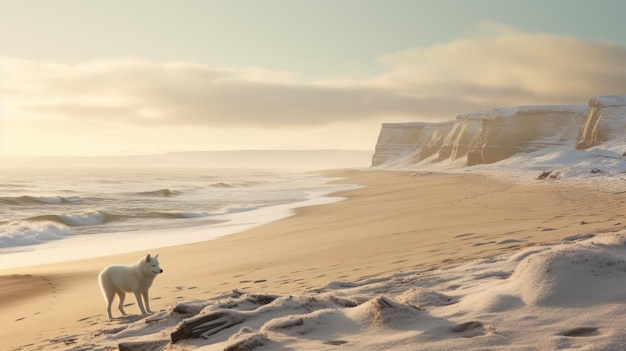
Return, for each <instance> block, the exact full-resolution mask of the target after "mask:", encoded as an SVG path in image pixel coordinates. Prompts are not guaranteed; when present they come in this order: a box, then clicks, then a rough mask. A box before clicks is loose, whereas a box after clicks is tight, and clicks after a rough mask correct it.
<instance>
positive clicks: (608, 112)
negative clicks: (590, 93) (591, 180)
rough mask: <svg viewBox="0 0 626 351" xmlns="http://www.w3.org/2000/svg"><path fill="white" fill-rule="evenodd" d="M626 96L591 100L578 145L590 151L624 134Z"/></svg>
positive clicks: (577, 146) (599, 97) (578, 147)
mask: <svg viewBox="0 0 626 351" xmlns="http://www.w3.org/2000/svg"><path fill="white" fill-rule="evenodd" d="M625 117H626V95H617V96H597V97H594V98H591V99H590V100H589V116H588V117H587V120H586V123H585V126H584V129H583V131H582V133H581V135H580V137H579V139H578V142H577V143H576V148H577V149H579V150H580V149H588V148H590V147H594V146H596V145H598V144H601V143H604V142H607V141H609V140H611V139H614V138H615V137H616V136H618V135H623V134H624V127H625V123H626V118H625Z"/></svg>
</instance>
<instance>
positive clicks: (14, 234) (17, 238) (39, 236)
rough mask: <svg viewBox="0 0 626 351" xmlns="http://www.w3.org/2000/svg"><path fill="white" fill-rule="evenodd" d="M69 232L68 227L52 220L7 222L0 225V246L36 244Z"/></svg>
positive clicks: (61, 236)
mask: <svg viewBox="0 0 626 351" xmlns="http://www.w3.org/2000/svg"><path fill="white" fill-rule="evenodd" d="M71 234H72V232H71V230H70V229H69V228H68V227H66V226H64V225H61V224H57V223H53V222H17V223H9V224H5V225H2V226H0V248H6V247H16V246H27V245H37V244H41V243H44V242H47V241H52V240H60V239H63V238H64V237H67V236H69V235H71Z"/></svg>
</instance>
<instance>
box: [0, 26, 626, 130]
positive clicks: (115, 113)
mask: <svg viewBox="0 0 626 351" xmlns="http://www.w3.org/2000/svg"><path fill="white" fill-rule="evenodd" d="M377 62H378V63H379V64H380V65H381V67H382V68H383V70H384V71H383V73H381V74H379V75H377V76H375V77H371V78H370V79H366V80H343V81H333V80H331V81H321V80H320V81H317V82H302V81H298V80H297V79H296V77H295V76H294V75H292V74H291V73H288V72H274V71H268V70H263V69H259V68H242V69H239V68H237V69H233V68H215V67H207V66H204V65H200V64H192V63H176V62H173V63H159V62H150V61H145V60H139V59H135V60H114V61H101V62H87V63H78V64H72V65H68V64H58V63H50V62H34V61H27V60H18V59H11V58H2V59H0V92H1V94H2V95H3V96H4V98H3V99H4V100H5V106H6V107H5V109H6V112H5V113H6V115H7V116H9V117H12V116H15V117H31V118H35V117H37V118H50V117H53V118H56V119H61V120H71V121H77V123H85V122H89V123H106V124H112V123H115V124H122V123H123V124H129V123H130V124H136V125H159V126H164V125H170V124H171V125H195V126H238V125H247V126H265V127H273V126H300V125H301V126H311V125H322V124H327V123H330V122H337V121H340V122H347V123H350V122H360V121H364V120H368V121H380V122H384V121H408V120H446V119H453V118H454V117H455V115H456V114H458V113H463V112H470V111H473V110H476V109H481V108H489V107H496V106H511V105H528V104H571V103H577V104H585V103H586V101H587V99H588V98H589V97H591V96H595V95H603V94H623V93H625V92H626V49H625V48H624V47H623V46H618V45H616V44H612V43H606V42H597V41H588V40H583V39H578V38H572V37H567V36H557V35H552V34H545V33H528V32H520V31H517V30H514V29H511V28H507V27H504V26H500V25H497V24H488V25H483V26H481V27H479V28H477V29H476V30H475V31H474V32H473V33H470V34H469V35H468V36H467V37H465V38H461V39H458V40H454V41H451V42H448V43H443V44H440V45H435V46H431V47H424V48H412V49H408V50H404V51H401V52H396V53H391V54H388V55H385V56H384V57H380V58H378V60H377Z"/></svg>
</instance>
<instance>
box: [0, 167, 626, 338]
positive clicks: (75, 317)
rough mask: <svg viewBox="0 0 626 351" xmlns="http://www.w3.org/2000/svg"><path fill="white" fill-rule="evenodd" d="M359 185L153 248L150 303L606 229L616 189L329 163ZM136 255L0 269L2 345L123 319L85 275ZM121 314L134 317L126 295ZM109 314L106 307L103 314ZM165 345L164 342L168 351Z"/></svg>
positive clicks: (621, 196) (412, 268)
mask: <svg viewBox="0 0 626 351" xmlns="http://www.w3.org/2000/svg"><path fill="white" fill-rule="evenodd" d="M328 175H329V176H332V177H341V178H342V179H341V180H340V182H344V183H350V184H359V185H363V187H361V188H358V189H354V190H349V191H345V192H340V193H337V194H334V195H333V196H341V197H345V198H346V199H345V200H344V201H340V202H337V203H332V204H325V205H319V206H312V207H306V208H299V209H297V211H296V214H295V215H294V216H292V217H289V218H286V219H283V220H279V221H277V222H273V223H270V224H267V225H263V226H261V227H258V228H255V229H252V230H248V231H245V232H242V233H238V234H234V235H229V236H225V237H222V238H219V239H217V240H213V241H207V242H202V243H198V244H191V245H184V246H176V247H164V248H162V249H159V250H158V252H154V253H159V257H160V261H161V267H162V268H163V269H164V274H162V275H160V276H158V277H157V278H156V280H155V282H154V285H153V287H152V289H151V297H152V298H151V300H152V301H151V306H152V309H153V310H154V311H164V310H167V309H168V308H170V307H171V306H173V305H175V304H176V303H178V302H181V301H189V300H199V299H209V298H212V297H214V296H218V295H220V294H225V293H228V292H230V291H232V290H233V289H237V290H239V291H254V292H267V293H274V294H298V293H301V292H303V291H305V290H307V289H313V288H315V287H320V286H324V285H326V284H329V283H331V282H337V281H347V282H357V281H362V280H366V279H371V278H374V277H382V276H386V275H391V274H398V273H401V272H419V271H426V270H429V269H434V268H441V267H452V266H455V265H458V264H461V263H463V262H469V261H471V260H473V259H477V258H484V257H489V256H494V255H498V254H502V253H506V252H511V253H513V252H516V251H518V250H520V249H521V248H524V247H529V246H534V245H540V244H546V243H553V242H557V241H559V240H561V239H562V238H564V237H567V236H571V235H575V234H584V233H603V232H615V231H619V230H622V229H624V228H625V227H626V222H624V223H621V222H622V219H621V217H622V215H623V213H622V212H623V204H624V201H625V200H626V193H609V192H601V191H597V190H595V189H584V188H578V187H576V188H574V187H561V186H559V185H558V182H556V181H555V182H550V181H545V182H539V181H538V182H537V184H535V185H522V184H514V183H508V182H504V181H499V180H494V179H490V178H487V177H484V176H481V175H474V174H434V173H417V172H387V171H361V170H336V171H330V172H328ZM145 254H146V252H136V253H130V254H123V255H116V256H107V257H100V258H94V259H88V260H84V261H79V262H68V263H59V264H51V265H45V266H37V267H27V268H19V269H11V270H5V271H0V340H1V342H0V345H1V347H0V348H1V349H2V350H44V349H45V350H61V349H65V348H71V347H78V346H80V345H82V344H86V343H89V342H90V341H91V340H93V339H94V338H95V337H97V336H98V335H101V334H102V333H103V330H110V329H115V328H116V327H119V326H123V325H124V324H127V323H129V321H128V320H113V321H107V319H106V317H105V309H104V301H103V298H102V296H101V293H100V291H99V287H98V284H97V279H96V277H97V274H98V272H99V271H100V270H101V269H102V268H103V267H105V266H107V265H109V264H116V263H117V264H131V263H134V262H135V261H137V260H138V259H139V258H140V257H142V256H143V255H145ZM127 303H129V304H131V303H132V305H131V306H128V307H127V308H126V310H127V312H129V313H131V314H136V313H137V312H138V311H137V307H136V306H135V303H134V299H133V298H132V297H131V296H127ZM116 313H118V312H117V311H114V314H116ZM172 349H174V348H172Z"/></svg>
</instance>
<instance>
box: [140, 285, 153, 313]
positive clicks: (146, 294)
mask: <svg viewBox="0 0 626 351" xmlns="http://www.w3.org/2000/svg"><path fill="white" fill-rule="evenodd" d="M141 295H142V296H143V302H144V304H145V306H146V311H147V312H148V313H153V312H152V311H151V310H150V300H149V298H148V290H146V291H142V292H141Z"/></svg>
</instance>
